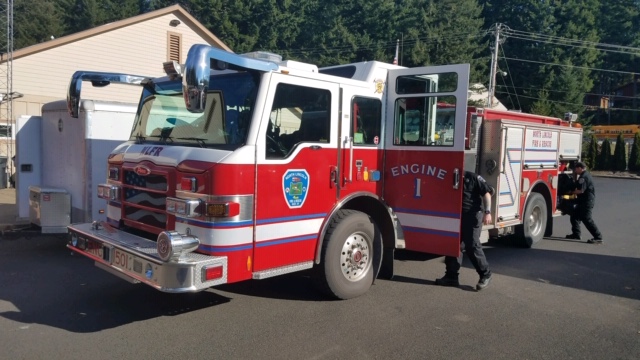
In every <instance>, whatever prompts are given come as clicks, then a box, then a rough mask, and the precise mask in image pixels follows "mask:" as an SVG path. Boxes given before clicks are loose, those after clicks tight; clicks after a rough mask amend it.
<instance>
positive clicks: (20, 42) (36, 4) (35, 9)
mask: <svg viewBox="0 0 640 360" xmlns="http://www.w3.org/2000/svg"><path fill="white" fill-rule="evenodd" d="M13 29H14V31H13V33H14V34H13V48H14V50H18V49H21V48H24V47H27V46H31V45H35V44H38V43H41V42H45V41H49V40H51V37H52V36H53V37H54V38H57V37H60V36H63V35H64V34H65V33H66V31H65V28H64V21H63V16H62V14H61V12H60V11H59V10H58V8H57V7H56V5H55V0H41V1H33V0H15V1H14V3H13ZM4 46H5V44H4V43H3V48H2V49H1V51H2V52H6V49H5V48H4Z"/></svg>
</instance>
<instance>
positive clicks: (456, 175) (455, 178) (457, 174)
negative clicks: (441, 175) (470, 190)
mask: <svg viewBox="0 0 640 360" xmlns="http://www.w3.org/2000/svg"><path fill="white" fill-rule="evenodd" d="M453 188H454V189H456V190H458V189H459V188H460V170H459V169H458V168H455V169H453Z"/></svg>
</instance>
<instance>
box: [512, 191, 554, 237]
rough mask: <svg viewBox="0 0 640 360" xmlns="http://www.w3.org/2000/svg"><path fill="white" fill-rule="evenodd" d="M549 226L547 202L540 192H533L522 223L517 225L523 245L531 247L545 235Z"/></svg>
mask: <svg viewBox="0 0 640 360" xmlns="http://www.w3.org/2000/svg"><path fill="white" fill-rule="evenodd" d="M546 228H547V203H546V202H545V201H544V197H543V196H542V195H541V194H539V193H533V194H531V196H530V197H529V200H528V201H527V205H526V208H525V210H524V216H523V217H522V224H521V225H518V226H516V235H517V236H518V241H519V243H520V245H521V246H523V247H526V248H530V247H532V246H533V245H535V244H536V243H538V242H539V241H540V240H542V238H543V237H544V234H545V232H546Z"/></svg>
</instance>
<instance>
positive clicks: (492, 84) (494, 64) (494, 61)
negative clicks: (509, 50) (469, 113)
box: [487, 23, 504, 108]
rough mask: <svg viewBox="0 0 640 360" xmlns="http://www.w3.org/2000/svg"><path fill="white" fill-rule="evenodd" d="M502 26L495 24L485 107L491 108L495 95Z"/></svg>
mask: <svg viewBox="0 0 640 360" xmlns="http://www.w3.org/2000/svg"><path fill="white" fill-rule="evenodd" d="M503 26H504V25H502V24H498V23H496V24H495V35H496V38H495V44H494V45H493V54H491V75H490V77H489V97H488V98H487V107H489V108H492V107H493V96H494V95H495V93H496V74H497V72H498V47H499V46H500V31H502V28H503Z"/></svg>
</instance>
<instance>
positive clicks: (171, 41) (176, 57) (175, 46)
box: [167, 32, 182, 64]
mask: <svg viewBox="0 0 640 360" xmlns="http://www.w3.org/2000/svg"><path fill="white" fill-rule="evenodd" d="M181 48H182V35H181V34H178V33H173V32H169V33H167V60H168V61H177V62H178V63H179V64H181V63H182V56H181V55H182V53H181V51H180V49H181Z"/></svg>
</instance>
